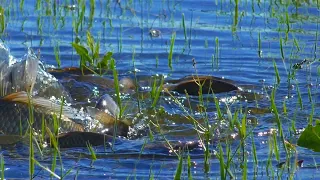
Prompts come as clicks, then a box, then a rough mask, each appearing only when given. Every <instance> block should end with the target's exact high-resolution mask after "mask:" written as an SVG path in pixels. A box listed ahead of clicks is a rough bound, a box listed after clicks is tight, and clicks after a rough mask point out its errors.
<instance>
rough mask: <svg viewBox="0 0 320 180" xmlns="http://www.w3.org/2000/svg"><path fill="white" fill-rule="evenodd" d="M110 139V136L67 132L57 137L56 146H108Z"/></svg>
mask: <svg viewBox="0 0 320 180" xmlns="http://www.w3.org/2000/svg"><path fill="white" fill-rule="evenodd" d="M112 139H113V137H112V136H109V135H106V134H101V133H94V132H68V133H63V134H60V135H59V136H58V144H59V147H60V148H70V147H86V146H88V144H90V145H91V146H99V145H107V146H109V143H108V141H111V140H112Z"/></svg>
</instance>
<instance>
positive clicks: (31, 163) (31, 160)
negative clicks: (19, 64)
mask: <svg viewBox="0 0 320 180" xmlns="http://www.w3.org/2000/svg"><path fill="white" fill-rule="evenodd" d="M27 94H28V111H29V121H28V123H29V177H30V178H33V175H34V168H35V161H34V147H33V139H34V137H33V134H34V132H33V123H34V115H33V108H34V107H33V103H32V99H31V92H27Z"/></svg>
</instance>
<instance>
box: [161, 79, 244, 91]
mask: <svg viewBox="0 0 320 180" xmlns="http://www.w3.org/2000/svg"><path fill="white" fill-rule="evenodd" d="M199 84H200V85H202V93H203V94H211V93H222V92H230V91H235V90H239V88H238V87H237V86H236V85H235V84H234V83H233V82H232V81H231V80H227V79H222V78H218V77H213V76H194V77H193V76H187V77H184V78H182V79H179V80H171V81H168V83H167V84H165V85H164V88H166V89H168V90H169V91H176V92H178V93H181V94H184V93H185V91H186V92H187V93H188V94H189V95H199V90H200V88H199Z"/></svg>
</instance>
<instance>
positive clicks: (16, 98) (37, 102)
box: [2, 91, 76, 119]
mask: <svg viewBox="0 0 320 180" xmlns="http://www.w3.org/2000/svg"><path fill="white" fill-rule="evenodd" d="M2 100H5V101H11V102H19V103H23V104H27V105H28V104H29V97H28V94H27V93H26V92H24V91H21V92H16V93H12V94H9V95H7V96H5V97H3V98H2ZM31 103H32V105H33V106H34V107H41V108H46V109H49V110H50V111H51V112H52V111H53V112H55V113H57V114H59V113H60V112H61V104H58V103H55V102H52V101H51V100H49V99H45V98H42V97H32V98H31ZM62 114H63V115H64V116H66V117H68V118H71V119H72V117H73V116H74V115H75V114H76V110H75V109H73V108H72V107H69V106H62Z"/></svg>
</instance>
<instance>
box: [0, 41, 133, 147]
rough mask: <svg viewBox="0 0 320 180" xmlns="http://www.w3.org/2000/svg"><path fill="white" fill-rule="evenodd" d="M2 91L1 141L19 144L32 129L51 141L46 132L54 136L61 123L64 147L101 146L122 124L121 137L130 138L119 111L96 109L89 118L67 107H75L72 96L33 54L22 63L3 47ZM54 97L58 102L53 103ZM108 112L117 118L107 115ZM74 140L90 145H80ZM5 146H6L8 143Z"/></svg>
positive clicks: (0, 49)
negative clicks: (114, 129)
mask: <svg viewBox="0 0 320 180" xmlns="http://www.w3.org/2000/svg"><path fill="white" fill-rule="evenodd" d="M0 89H1V94H0V95H1V96H0V136H1V138H0V141H1V139H2V140H3V139H7V140H8V139H16V140H17V141H19V140H21V139H23V137H25V136H26V135H27V134H28V133H29V132H30V131H29V130H30V129H31V128H32V129H33V132H35V134H41V133H44V134H45V135H46V138H47V141H50V138H49V134H50V133H49V134H48V132H44V131H51V132H54V131H55V129H54V127H55V124H56V123H57V120H58V121H59V128H58V132H57V133H58V141H59V142H60V141H61V143H62V146H63V147H75V146H86V145H87V143H88V142H89V143H90V144H91V143H92V144H94V145H96V144H99V143H97V142H100V143H101V141H99V138H98V137H105V136H110V135H106V134H105V133H109V134H112V135H113V134H114V132H113V127H116V126H115V125H116V124H120V125H119V126H118V127H121V128H117V130H119V132H120V130H123V131H124V132H123V133H122V134H121V135H123V136H124V135H126V131H128V127H127V126H128V124H127V123H122V122H121V121H120V120H118V118H117V114H116V113H118V111H114V110H112V109H110V108H109V110H106V109H105V108H107V107H101V108H102V109H95V108H96V107H93V110H92V111H90V112H91V114H89V111H88V110H86V108H84V110H80V109H76V108H74V107H72V106H70V105H66V104H72V103H73V100H72V98H71V96H70V94H69V93H68V92H67V91H66V90H65V88H64V87H63V85H62V84H61V83H60V82H59V80H57V79H56V78H55V77H54V76H53V75H51V74H50V73H48V72H46V70H45V68H44V66H43V64H42V62H41V61H40V60H39V59H38V58H37V57H36V56H35V54H34V53H33V52H32V51H31V50H29V51H28V54H26V55H25V56H24V57H23V58H22V59H16V58H14V57H13V56H11V55H10V53H9V50H8V49H7V48H6V47H5V46H4V45H3V44H1V43H0ZM52 96H54V97H57V98H56V99H55V100H51V99H52V98H51V97H52ZM59 98H61V99H65V100H66V101H67V102H66V104H64V105H61V104H60V103H58V102H59ZM106 102H108V104H112V105H113V106H112V108H115V109H117V108H118V107H117V104H116V103H115V102H114V101H113V100H112V98H109V99H107V100H106ZM88 109H89V108H88ZM30 110H31V111H30ZM31 112H32V113H31ZM97 112H99V113H97ZM106 112H112V113H113V114H107V115H104V114H103V113H106ZM93 113H95V114H93ZM31 116H32V118H30V117H31ZM31 121H33V122H31ZM117 132H118V131H117ZM66 134H68V135H66ZM119 134H120V133H119ZM9 137H11V138H9ZM17 137H20V138H17ZM66 137H68V138H66ZM94 137H96V138H94ZM74 139H77V140H81V139H82V140H83V141H86V142H81V143H80V142H77V141H74ZM100 139H101V138H100ZM71 140H73V141H71ZM94 140H97V141H94ZM67 141H70V142H67ZM90 141H92V142H90ZM1 143H5V144H6V143H8V141H3V142H0V144H1ZM67 145H68V146H67Z"/></svg>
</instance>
